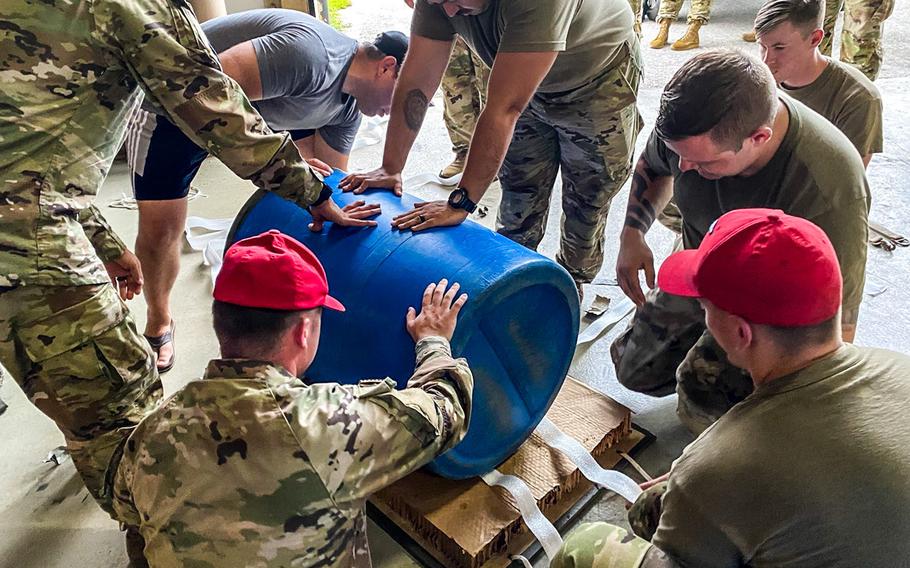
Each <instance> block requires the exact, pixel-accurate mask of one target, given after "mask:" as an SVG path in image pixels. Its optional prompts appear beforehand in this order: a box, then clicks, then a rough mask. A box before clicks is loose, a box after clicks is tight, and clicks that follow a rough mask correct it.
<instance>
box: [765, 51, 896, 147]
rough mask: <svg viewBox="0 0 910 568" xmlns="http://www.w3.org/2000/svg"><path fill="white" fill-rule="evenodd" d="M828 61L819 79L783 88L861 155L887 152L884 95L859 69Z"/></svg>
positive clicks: (829, 59) (782, 86) (831, 60)
mask: <svg viewBox="0 0 910 568" xmlns="http://www.w3.org/2000/svg"><path fill="white" fill-rule="evenodd" d="M827 59H828V66H827V67H825V70H824V71H822V74H821V75H819V76H818V79H816V80H815V81H813V82H812V83H810V84H809V85H806V86H805V87H799V88H797V89H790V88H788V87H787V86H786V85H783V84H782V85H781V86H780V87H781V89H782V90H783V91H784V92H785V93H787V94H788V95H790V96H791V97H793V98H794V99H796V100H798V101H799V102H801V103H803V104H804V105H806V106H807V107H809V108H811V109H812V110H814V111H815V112H817V113H818V114H820V115H822V116H823V117H825V118H827V119H828V120H830V121H831V122H832V123H834V126H836V127H838V128H840V131H841V132H843V133H844V134H845V135H846V136H847V138H849V139H850V142H853V145H854V146H856V149H857V150H859V154H860V156H866V155H869V154H878V153H881V152H882V150H884V134H883V133H882V95H881V93H879V92H878V88H877V87H876V86H875V84H874V83H873V82H872V81H870V80H869V78H868V77H866V76H865V75H863V74H862V72H860V71H859V69H857V68H856V67H854V66H852V65H849V64H847V63H841V62H840V61H834V60H833V59H831V58H827Z"/></svg>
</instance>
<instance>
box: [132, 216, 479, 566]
mask: <svg viewBox="0 0 910 568" xmlns="http://www.w3.org/2000/svg"><path fill="white" fill-rule="evenodd" d="M446 287H447V282H446V281H445V280H444V279H443V280H441V281H440V282H439V283H438V284H430V285H429V286H427V288H426V291H425V292H424V295H423V307H422V308H421V310H420V312H419V313H418V312H416V311H415V310H414V309H413V308H410V309H409V310H408V313H407V316H406V325H407V329H408V332H409V333H410V334H411V337H413V338H414V341H416V343H417V346H416V352H417V368H416V370H415V371H414V374H413V376H412V377H411V379H410V381H409V382H408V388H406V389H404V390H396V389H395V383H394V382H393V381H392V380H391V379H383V380H371V381H363V382H361V383H360V384H359V385H356V386H353V385H350V386H348V385H339V384H334V383H330V384H312V385H311V384H306V383H305V382H304V381H303V380H301V379H300V378H298V377H302V376H303V375H304V373H305V372H306V370H307V368H308V367H309V365H310V364H311V363H312V361H313V359H314V358H315V356H316V348H317V345H318V344H319V332H320V318H321V313H322V309H323V308H328V309H332V310H339V311H344V306H342V305H341V303H340V302H338V300H336V299H335V298H332V297H331V296H329V295H328V283H327V281H326V276H325V271H324V270H323V268H322V265H321V264H320V263H319V260H318V259H317V258H316V257H315V256H314V255H313V253H312V252H311V251H310V250H309V249H307V248H306V247H305V246H303V245H302V244H300V243H299V242H297V241H296V240H294V239H293V238H291V237H289V236H286V235H283V234H281V233H279V232H278V231H269V232H267V233H263V234H261V235H259V236H256V237H251V238H249V239H245V240H242V241H240V242H238V243H236V244H234V245H233V246H232V247H231V248H230V249H229V250H228V252H227V254H226V255H225V258H224V266H223V268H222V269H221V272H220V274H219V275H218V278H217V280H216V282H215V291H214V296H215V301H214V304H213V305H212V315H213V318H214V327H215V333H216V335H217V336H218V342H219V344H220V346H221V355H222V357H223V358H222V359H215V360H213V361H211V362H210V363H209V366H208V369H207V370H206V372H205V375H204V376H203V378H202V380H198V381H193V382H190V383H189V384H188V385H187V386H186V387H184V389H183V390H181V391H180V392H178V393H177V394H175V395H174V396H173V397H171V398H170V399H169V400H167V401H166V402H165V403H164V404H163V405H162V406H161V407H159V408H158V409H157V410H156V411H154V412H153V413H151V414H150V415H149V416H148V417H146V418H145V419H144V420H143V421H142V423H141V424H140V425H139V426H138V427H137V429H136V431H135V433H133V435H132V436H130V438H129V441H128V442H127V444H126V447H125V448H124V451H123V458H122V460H121V461H120V465H119V470H118V471H117V474H116V479H115V489H114V491H115V507H116V509H117V510H118V512H119V513H120V514H121V515H122V518H124V519H130V520H131V521H130V522H131V523H134V524H136V525H138V526H139V527H140V532H141V534H142V536H143V537H144V538H145V542H146V546H145V555H146V557H147V559H148V561H149V564H150V565H151V566H152V567H157V566H186V565H189V564H192V565H193V566H223V565H224V562H225V559H230V564H231V565H234V566H339V567H341V566H345V567H347V566H369V565H370V555H369V549H368V546H367V540H366V516H365V513H364V502H365V500H366V498H367V497H368V496H369V495H370V494H371V493H373V492H375V491H377V490H378V489H381V488H382V487H384V486H386V485H389V484H390V483H392V482H394V481H396V480H397V479H399V478H401V477H403V476H405V475H407V474H408V473H410V472H412V471H414V470H416V469H417V468H419V467H421V466H423V465H424V464H426V463H427V462H429V461H430V460H432V459H433V458H434V457H436V456H437V455H438V454H440V453H442V452H444V451H445V450H447V449H449V448H450V447H452V446H454V445H455V444H457V443H458V442H459V441H460V440H461V439H462V437H464V434H465V431H466V430H467V425H468V420H469V415H470V409H471V394H472V390H473V378H472V375H471V371H470V369H469V368H468V364H467V362H466V361H465V360H464V359H453V358H452V355H451V352H450V347H449V340H450V339H451V337H452V334H453V333H454V331H455V324H456V319H457V317H458V312H459V311H460V310H461V307H462V306H463V305H464V303H465V302H466V301H467V295H465V294H461V295H460V296H457V297H456V295H457V292H458V284H457V283H456V284H452V286H451V287H449V288H448V290H447V289H446Z"/></svg>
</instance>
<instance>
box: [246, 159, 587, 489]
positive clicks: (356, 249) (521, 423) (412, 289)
mask: <svg viewBox="0 0 910 568" xmlns="http://www.w3.org/2000/svg"><path fill="white" fill-rule="evenodd" d="M342 177H343V174H342V173H341V172H338V171H336V172H335V173H334V174H333V175H332V176H330V177H329V178H327V179H326V183H328V184H329V185H330V186H331V187H332V188H335V189H336V191H335V195H334V199H335V201H336V202H337V203H338V204H339V205H340V206H344V205H346V204H348V203H351V202H353V201H356V200H357V199H363V198H364V197H363V196H355V195H352V194H350V193H342V192H341V191H339V190H337V184H338V182H339V181H340V180H341V178H342ZM365 197H366V199H367V200H368V201H369V202H378V203H380V204H381V205H382V215H381V216H379V217H377V220H378V222H379V226H378V227H375V228H367V229H350V228H345V227H338V226H332V225H331V224H328V225H326V228H324V229H323V231H322V233H312V232H310V230H309V229H308V228H307V224H308V223H309V222H310V220H311V217H310V215H309V213H308V212H307V211H306V209H303V208H301V207H299V206H297V205H296V204H294V203H292V202H290V201H287V200H285V199H282V198H280V197H278V196H276V195H275V194H273V193H270V192H265V191H261V190H260V191H258V192H256V194H255V195H253V196H252V197H251V198H250V200H249V201H248V202H247V203H246V205H244V207H243V209H242V210H241V211H240V213H239V215H238V216H237V219H236V221H235V222H234V226H233V228H232V229H231V235H230V237H229V239H228V243H229V244H230V243H233V242H235V241H237V240H240V239H243V238H247V237H250V236H254V235H258V234H260V233H262V232H264V231H267V230H269V229H278V230H280V231H282V232H283V233H286V234H289V235H291V236H293V237H295V238H296V239H298V240H299V241H301V242H302V243H304V244H305V245H306V246H308V247H309V248H310V249H311V250H312V251H313V252H314V253H315V254H316V256H317V257H319V259H320V260H321V261H322V264H323V265H324V266H325V270H326V273H327V275H328V279H329V290H330V293H331V294H332V295H333V296H334V297H336V298H338V299H339V300H341V302H342V303H343V304H344V305H345V307H346V308H347V311H346V312H344V313H338V312H334V311H331V310H326V311H325V312H323V319H322V337H321V340H320V344H319V351H318V353H317V355H316V360H315V361H314V362H313V364H312V366H311V367H310V368H309V369H308V371H307V379H308V380H310V381H312V382H340V383H345V384H351V383H356V382H357V381H359V380H361V379H364V378H373V377H392V378H393V379H395V381H397V383H398V386H399V387H400V388H403V387H405V385H406V384H407V380H408V378H409V377H410V376H411V373H413V371H414V343H413V341H412V340H411V338H410V336H409V335H408V334H407V331H406V330H405V326H404V321H405V312H406V310H407V308H408V306H414V307H415V308H419V307H420V302H421V298H422V297H423V290H424V288H426V285H427V284H428V283H430V282H436V281H438V280H439V279H440V278H443V277H445V278H448V279H449V281H450V282H456V281H457V282H458V283H460V284H461V289H462V290H463V291H465V292H467V293H468V295H469V300H468V303H467V304H465V306H464V308H463V309H462V311H461V314H460V315H459V321H458V328H457V330H456V332H455V337H454V338H453V339H452V349H453V352H454V353H455V355H456V356H462V357H465V358H466V359H467V360H468V364H469V365H470V367H471V370H472V371H473V373H474V380H475V389H474V399H473V402H474V407H473V412H472V416H471V424H470V426H469V428H468V433H467V436H466V437H465V439H464V440H463V441H462V442H461V443H460V444H458V446H456V447H455V448H453V449H451V450H449V451H448V452H446V453H445V454H443V455H442V456H439V457H438V458H436V460H434V461H433V462H432V463H431V464H430V468H431V469H432V470H434V471H435V472H436V473H438V474H440V475H443V476H445V477H449V478H454V479H461V478H466V477H472V476H476V475H482V474H484V473H486V472H488V471H490V470H491V469H493V468H494V467H496V466H497V465H498V464H500V463H501V462H503V461H504V460H505V459H506V458H508V457H509V456H510V455H511V454H512V453H514V452H515V450H516V449H518V446H519V445H521V443H522V442H523V441H524V440H525V439H526V438H527V437H528V436H529V435H530V434H531V431H532V430H533V429H534V428H535V427H536V426H537V423H538V422H540V420H541V419H542V418H543V416H544V414H545V413H546V412H547V409H548V408H549V407H550V404H552V402H553V399H554V398H555V397H556V393H557V392H558V391H559V388H560V387H561V386H562V383H563V380H564V379H565V377H566V373H568V370H569V363H570V362H571V360H572V355H573V353H574V352H575V341H576V337H577V335H578V318H579V308H578V296H577V292H576V290H575V284H574V283H573V282H572V278H571V277H570V276H569V274H568V273H567V272H566V271H565V270H564V269H563V268H562V267H561V266H559V265H558V264H556V263H555V262H553V261H552V260H550V259H548V258H546V257H543V256H541V255H539V254H537V253H536V252H533V251H530V250H528V249H526V248H524V247H522V246H520V245H518V244H516V243H514V242H512V241H510V240H509V239H507V238H505V237H503V236H502V235H499V234H496V233H494V232H493V231H490V230H489V229H487V228H486V227H483V226H481V225H479V224H477V223H474V222H472V221H466V222H465V223H463V224H462V225H460V226H458V227H448V228H443V229H431V230H428V231H423V232H420V233H412V232H410V231H396V230H394V229H392V228H391V226H390V223H391V220H392V217H394V216H395V215H397V214H399V213H401V212H404V211H407V210H410V209H411V208H412V207H413V206H414V203H415V202H416V201H417V199H415V198H414V197H411V196H409V195H407V194H405V195H404V196H402V197H401V198H398V197H395V196H394V195H393V194H391V193H390V192H388V191H371V192H368V193H367V194H365Z"/></svg>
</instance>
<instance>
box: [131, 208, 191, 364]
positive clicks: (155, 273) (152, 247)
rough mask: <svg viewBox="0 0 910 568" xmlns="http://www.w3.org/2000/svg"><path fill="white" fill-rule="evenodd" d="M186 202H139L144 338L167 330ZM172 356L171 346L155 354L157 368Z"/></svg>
mask: <svg viewBox="0 0 910 568" xmlns="http://www.w3.org/2000/svg"><path fill="white" fill-rule="evenodd" d="M186 211H187V200H186V198H182V199H168V200H164V201H139V234H138V236H137V237H136V256H138V257H139V261H140V262H141V263H142V274H143V277H144V281H145V284H144V286H143V290H144V294H145V301H146V304H147V305H148V311H147V314H148V317H147V320H146V323H145V335H148V336H150V337H157V336H160V335H163V334H164V333H165V332H167V331H168V329H170V325H171V310H170V297H171V290H172V289H173V288H174V282H175V281H176V280H177V274H178V273H179V272H180V238H181V236H182V235H183V229H184V225H185V224H186ZM173 355H174V346H173V344H171V343H168V344H166V345H163V346H162V347H161V349H160V350H159V352H158V363H157V364H158V366H159V367H160V366H163V365H166V364H167V363H168V362H170V360H171V357H173Z"/></svg>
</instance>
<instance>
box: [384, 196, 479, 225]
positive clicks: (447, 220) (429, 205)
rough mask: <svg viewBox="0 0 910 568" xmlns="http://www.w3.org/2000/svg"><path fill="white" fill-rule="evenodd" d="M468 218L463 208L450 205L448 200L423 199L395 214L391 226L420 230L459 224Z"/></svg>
mask: <svg viewBox="0 0 910 568" xmlns="http://www.w3.org/2000/svg"><path fill="white" fill-rule="evenodd" d="M467 218H468V212H467V211H465V210H464V209H455V208H454V207H451V206H450V205H449V203H448V201H423V202H420V203H415V204H414V209H411V210H410V211H408V212H407V213H402V214H401V215H396V216H395V217H394V218H393V219H392V227H394V228H396V229H398V230H399V231H406V230H408V229H410V230H412V231H422V230H424V229H430V228H432V227H451V226H453V225H460V224H461V223H462V222H463V221H464V220H465V219H467Z"/></svg>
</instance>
